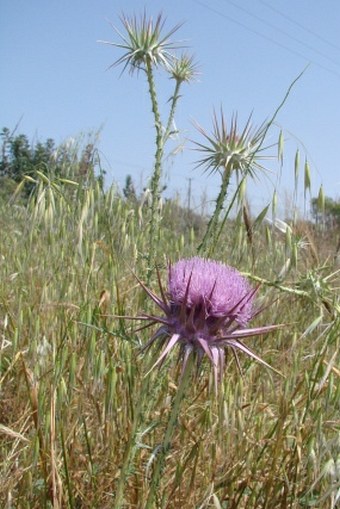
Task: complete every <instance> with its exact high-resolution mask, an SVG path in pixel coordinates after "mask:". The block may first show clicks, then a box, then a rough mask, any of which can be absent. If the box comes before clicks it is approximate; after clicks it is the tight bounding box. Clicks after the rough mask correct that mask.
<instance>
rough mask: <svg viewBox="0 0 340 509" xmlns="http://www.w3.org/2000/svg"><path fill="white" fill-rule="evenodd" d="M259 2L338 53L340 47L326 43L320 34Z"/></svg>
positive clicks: (262, 0) (274, 8)
mask: <svg viewBox="0 0 340 509" xmlns="http://www.w3.org/2000/svg"><path fill="white" fill-rule="evenodd" d="M258 1H259V2H261V4H263V5H265V6H266V7H267V8H268V9H271V10H272V11H274V12H276V13H277V14H279V15H280V16H282V17H283V18H284V19H286V20H287V21H289V22H290V23H293V25H296V26H297V27H299V28H302V30H304V31H305V32H308V33H309V34H311V35H313V36H314V37H316V38H317V39H320V41H322V42H324V43H325V44H328V46H331V47H332V48H335V49H337V50H338V51H340V47H339V46H337V45H336V44H334V43H333V42H331V41H328V40H327V39H325V38H324V37H322V36H321V35H320V34H317V33H316V32H314V31H313V30H311V29H310V28H308V27H306V26H304V25H302V24H301V23H299V22H298V21H296V20H295V19H293V18H291V17H290V16H287V14H285V13H284V12H282V11H280V10H279V9H276V7H273V6H272V5H270V4H269V3H268V2H265V1H264V0H258Z"/></svg>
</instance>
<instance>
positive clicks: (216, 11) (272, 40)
mask: <svg viewBox="0 0 340 509" xmlns="http://www.w3.org/2000/svg"><path fill="white" fill-rule="evenodd" d="M192 1H193V2H194V3H196V4H198V5H201V7H204V8H205V9H207V10H209V11H211V12H213V13H215V14H216V15H218V16H220V17H221V18H225V19H227V20H228V21H231V22H232V23H234V24H236V25H238V26H241V27H242V28H244V29H245V30H247V31H248V32H251V33H253V34H255V35H257V36H258V37H261V38H262V39H265V40H267V41H269V42H270V43H272V44H274V45H275V46H278V47H280V48H282V49H284V50H285V51H288V52H289V53H291V54H293V55H295V56H298V57H300V58H302V59H303V60H305V61H307V62H310V63H313V64H314V65H316V66H317V67H320V68H321V69H324V70H325V71H327V72H329V73H331V74H333V75H334V76H337V77H338V78H339V77H340V73H339V72H337V71H336V70H334V69H330V68H329V67H326V66H325V65H323V64H321V63H320V62H317V61H316V60H313V59H311V58H309V57H307V56H306V55H303V54H302V53H300V52H299V51H297V50H295V49H292V48H290V47H288V46H286V45H285V44H282V43H281V42H279V41H277V40H275V39H273V38H272V37H269V36H268V35H265V34H263V33H262V32H259V31H258V30H255V29H254V28H251V27H249V26H247V25H246V24H245V23H243V22H241V21H239V20H237V19H235V18H233V17H231V16H229V15H228V14H225V13H224V12H221V11H220V10H218V9H216V8H214V7H212V6H211V4H206V3H205V2H203V1H202V0H192Z"/></svg>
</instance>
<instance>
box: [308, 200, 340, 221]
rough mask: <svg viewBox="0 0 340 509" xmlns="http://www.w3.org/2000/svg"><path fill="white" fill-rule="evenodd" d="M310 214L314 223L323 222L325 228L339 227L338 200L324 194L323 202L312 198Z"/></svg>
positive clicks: (339, 205) (339, 202) (339, 209)
mask: <svg viewBox="0 0 340 509" xmlns="http://www.w3.org/2000/svg"><path fill="white" fill-rule="evenodd" d="M312 215H313V218H314V220H315V222H316V223H323V224H324V225H325V227H326V228H334V227H337V226H339V227H340V200H333V198H330V197H329V196H325V198H324V200H323V203H320V200H319V199H318V198H312Z"/></svg>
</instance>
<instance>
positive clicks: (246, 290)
mask: <svg viewBox="0 0 340 509" xmlns="http://www.w3.org/2000/svg"><path fill="white" fill-rule="evenodd" d="M139 282H140V284H141V286H142V287H143V289H144V290H145V292H146V293H147V295H148V296H149V297H150V298H151V299H152V300H153V302H154V303H155V304H156V305H157V306H158V308H159V309H160V310H161V311H162V315H161V316H158V315H150V314H143V315H141V316H140V317H138V318H137V319H141V320H146V321H147V322H148V324H147V325H149V326H153V325H155V324H159V327H158V329H157V330H156V331H155V332H154V334H153V335H152V337H151V338H150V340H149V341H148V342H147V343H146V345H145V346H144V350H147V349H149V348H150V347H151V346H152V345H153V344H154V343H155V342H157V343H159V344H160V347H163V350H162V352H161V354H160V356H159V357H158V359H157V361H156V362H155V363H154V365H153V367H152V368H151V369H154V368H155V367H156V366H159V365H161V364H163V363H164V361H165V360H166V358H167V357H168V355H169V354H170V352H171V350H172V349H174V348H175V347H176V345H178V346H179V356H178V359H179V360H181V362H182V370H181V371H182V374H181V380H180V383H179V387H178V391H177V393H176V395H175V398H174V401H173V405H172V411H171V413H170V417H169V421H168V425H167V429H166V432H165V435H164V440H163V442H162V445H161V448H160V451H159V452H158V455H157V460H156V464H155V468H154V473H153V477H152V481H151V487H150V492H149V496H148V501H147V504H146V508H147V509H151V508H152V507H153V504H154V498H155V494H156V492H157V490H158V486H159V482H160V478H161V473H162V468H163V464H164V461H165V457H166V454H167V452H168V450H169V447H170V444H171V439H172V435H173V432H174V429H175V426H176V421H177V417H178V413H179V411H180V403H181V401H182V399H183V397H184V395H185V392H186V389H187V386H188V384H189V381H190V377H191V368H192V367H193V366H194V365H195V364H196V366H197V368H199V367H200V366H201V364H202V361H203V359H204V358H205V357H207V358H208V359H209V361H210V363H211V364H212V367H213V372H214V380H215V389H216V392H217V391H218V387H219V381H220V380H221V377H222V373H223V371H224V366H225V354H226V349H228V350H230V351H231V352H232V353H233V355H234V357H235V359H236V362H237V365H238V367H239V368H240V362H239V358H238V352H243V353H245V354H247V355H249V356H250V357H251V358H253V359H255V360H256V361H258V362H260V363H261V364H263V365H264V366H266V367H269V368H270V367H271V366H270V365H269V364H267V362H265V361H264V360H263V359H261V357H259V356H258V355H257V354H256V353H255V352H254V351H253V350H252V349H251V348H250V347H249V346H247V345H246V344H245V343H244V340H245V339H247V338H248V337H251V336H258V335H261V334H265V333H268V332H270V331H273V330H275V329H277V328H279V327H281V326H280V325H267V326H261V327H254V328H249V327H248V323H249V321H250V320H251V319H252V318H254V317H255V316H256V315H257V314H258V313H259V312H260V309H258V308H257V307H256V305H255V303H254V298H255V295H256V292H257V288H252V287H251V285H250V284H249V283H248V282H247V280H246V279H245V278H244V277H243V276H242V275H241V274H240V273H239V272H238V271H237V270H236V269H234V268H232V267H229V266H227V265H224V264H222V263H220V262H216V261H213V260H208V259H203V258H199V257H194V258H190V259H183V260H180V261H178V262H177V263H176V264H175V265H173V266H171V265H170V266H169V269H168V289H167V291H165V290H164V288H163V286H162V284H161V282H160V278H159V288H160V297H159V296H157V295H156V294H155V293H154V292H152V291H151V290H150V289H149V288H147V287H146V285H144V283H143V282H141V281H139Z"/></svg>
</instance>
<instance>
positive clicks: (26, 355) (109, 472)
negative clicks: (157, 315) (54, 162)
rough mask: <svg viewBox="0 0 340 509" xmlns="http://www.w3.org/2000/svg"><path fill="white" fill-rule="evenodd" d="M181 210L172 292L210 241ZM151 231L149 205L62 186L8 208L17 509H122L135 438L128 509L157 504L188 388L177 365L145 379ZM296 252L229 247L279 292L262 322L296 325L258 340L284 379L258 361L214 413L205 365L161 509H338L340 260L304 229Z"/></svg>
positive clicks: (5, 362)
mask: <svg viewBox="0 0 340 509" xmlns="http://www.w3.org/2000/svg"><path fill="white" fill-rule="evenodd" d="M178 207H179V205H178V204H176V203H174V202H169V203H167V204H166V205H165V208H164V209H163V212H162V214H163V218H162V223H160V226H159V228H158V230H157V236H156V238H157V242H156V247H155V249H156V259H157V261H158V265H159V267H160V271H161V277H162V279H163V280H164V278H165V277H166V271H165V270H163V269H164V268H165V266H166V264H167V260H168V259H170V260H173V261H174V260H177V259H178V258H179V257H185V256H191V255H195V254H196V251H197V247H198V245H199V244H200V242H201V240H202V238H203V235H204V228H205V226H204V225H205V220H204V218H196V219H195V220H196V223H195V228H192V227H191V226H190V222H191V221H189V219H190V218H189V216H188V218H189V219H188V222H185V221H184V220H182V222H181V223H178V224H177V223H176V222H175V221H174V220H173V217H174V216H176V215H177V213H178ZM180 210H181V209H180ZM182 212H183V211H182ZM182 217H184V216H183V214H182ZM146 222H147V214H146V211H145V209H144V208H138V203H130V202H129V201H128V200H124V199H123V198H122V197H121V196H120V195H119V193H118V192H117V190H116V189H115V188H114V187H113V188H111V189H109V190H107V191H105V192H104V191H103V190H102V189H101V187H100V186H99V185H98V184H97V183H93V184H92V185H89V186H88V187H87V188H85V189H83V188H81V186H78V187H76V186H72V185H71V184H67V183H66V184H64V185H63V186H62V187H61V191H60V192H59V191H58V190H57V188H56V187H53V186H51V185H50V182H48V181H45V182H44V183H43V184H41V186H40V188H39V189H38V190H37V194H36V195H35V197H34V198H32V199H31V201H30V202H29V204H28V205H27V206H18V205H16V203H15V202H9V203H7V204H6V203H3V204H2V205H1V214H0V246H1V247H0V341H1V342H0V344H1V350H0V384H1V386H0V390H1V401H0V476H1V483H0V505H1V507H4V508H6V509H10V508H20V509H21V508H22V509H25V508H27V509H28V508H30V509H32V508H37V509H38V508H39V509H40V508H50V507H54V508H64V507H65V508H71V509H76V508H101V509H104V508H109V507H114V503H115V496H116V490H117V486H118V483H119V478H120V473H121V468H122V465H123V457H124V453H125V451H126V450H127V449H126V445H127V444H128V443H129V440H130V441H131V459H132V461H131V462H130V465H129V468H128V471H127V472H126V474H125V483H124V487H125V490H124V495H123V505H122V507H125V508H142V507H144V506H145V503H146V500H147V496H148V491H149V487H150V482H151V479H152V472H153V465H154V459H155V455H156V453H157V446H158V445H159V444H160V443H161V441H162V437H163V435H164V431H165V429H166V426H167V419H168V416H169V414H170V411H171V402H172V400H173V397H174V395H175V393H176V390H177V387H178V375H179V373H178V371H179V368H178V367H177V365H176V362H175V360H176V359H175V357H174V356H173V355H172V356H171V358H170V359H169V360H168V361H167V362H166V365H165V366H164V367H163V368H162V369H161V370H158V369H155V370H153V371H152V372H151V373H150V374H149V375H148V376H145V374H146V373H147V371H148V369H149V367H150V365H151V363H152V362H153V360H154V355H155V352H154V351H153V350H152V351H151V352H148V353H146V354H145V355H140V353H139V352H140V346H141V345H142V344H143V343H145V342H146V341H147V339H148V338H149V336H150V331H143V330H142V331H140V332H135V331H134V326H135V324H132V326H131V324H130V322H129V321H127V320H124V319H122V318H119V316H122V315H128V316H137V315H139V314H140V313H141V312H151V311H152V310H153V307H152V305H151V303H150V302H149V301H148V300H146V298H145V295H144V294H143V291H142V289H141V288H140V287H139V285H138V283H137V282H136V279H135V277H134V275H133V272H134V273H136V274H137V275H143V274H144V275H145V274H146V273H147V270H148V266H147V263H148V236H147V235H145V234H144V233H143V229H145V228H146ZM288 240H289V242H288V241H287V235H286V236H285V235H284V234H282V233H280V232H275V230H272V229H268V228H266V227H265V226H263V224H258V225H257V227H256V228H255V229H254V230H253V231H252V235H251V236H249V224H248V231H247V227H246V226H245V224H244V222H243V220H242V216H239V218H238V220H233V221H232V220H228V221H227V223H226V225H225V228H224V231H223V233H222V236H221V237H220V240H219V242H218V245H216V246H214V253H215V254H214V257H215V258H216V259H220V260H222V261H224V262H226V263H228V264H230V265H234V266H236V267H237V268H238V269H239V270H241V271H243V272H245V273H249V274H250V275H251V276H252V277H255V278H256V277H257V278H259V279H262V280H263V281H264V284H263V285H262V287H261V290H260V299H261V301H262V302H263V304H264V305H267V306H268V307H267V308H266V310H265V311H264V312H263V313H262V314H261V315H260V316H259V317H258V318H257V321H258V323H259V324H266V323H268V324H269V323H286V324H287V326H286V327H285V328H284V329H282V330H278V331H276V332H274V333H271V334H270V335H268V336H267V337H260V338H258V339H256V340H249V345H253V342H256V344H254V348H255V350H256V351H257V352H258V353H259V354H260V355H261V357H262V358H263V359H265V360H266V362H268V363H270V364H271V365H272V366H273V367H275V368H276V369H278V370H279V371H281V372H282V374H283V377H280V376H279V375H277V374H275V373H272V372H270V371H268V370H266V369H264V368H263V367H262V366H260V365H258V364H257V363H255V362H252V361H250V360H248V359H247V358H244V357H242V358H241V364H242V371H243V376H242V377H241V376H240V374H239V372H238V370H237V367H236V365H235V362H234V361H233V359H232V356H230V358H229V362H228V366H227V370H226V373H225V376H224V379H223V383H222V388H221V393H220V395H219V396H218V397H215V396H214V391H213V379H212V374H211V373H210V369H209V365H208V364H209V363H206V364H205V365H204V370H203V372H202V373H201V375H200V376H199V377H197V378H196V379H195V380H194V381H193V383H192V384H191V386H190V390H189V391H188V392H187V395H186V397H185V399H184V402H183V403H182V408H181V412H180V416H179V420H178V424H177V427H176V430H175V435H174V438H173V442H172V446H171V449H170V451H169V454H168V456H167V459H166V465H165V468H164V470H163V475H162V477H161V484H160V488H159V490H158V495H157V500H156V506H157V507H162V508H164V509H165V508H169V509H170V508H178V507H183V508H197V509H198V508H202V509H203V508H210V507H211V508H216V509H220V508H223V509H236V508H238V509H255V508H268V509H271V508H272V509H274V508H275V509H276V508H294V509H295V508H296V509H297V508H303V507H315V508H335V507H336V497H338V499H339V489H340V488H339V458H340V449H339V420H338V419H339V401H340V384H339V376H340V371H339V367H337V363H338V360H339V359H338V357H337V354H338V351H339V341H340V318H339V296H338V294H337V290H336V287H338V286H339V273H336V270H337V268H336V266H335V262H334V261H333V259H332V257H331V256H330V254H331V251H327V249H328V248H327V246H329V249H330V250H331V249H333V248H334V250H335V246H333V247H332V238H331V236H330V237H329V243H328V244H327V242H325V240H324V239H322V241H321V240H320V237H319V235H318V234H317V233H315V232H313V231H312V229H311V227H310V226H308V225H307V223H304V222H301V223H300V224H296V225H294V226H293V229H292V232H291V236H290V239H288ZM302 240H305V241H306V240H307V241H308V243H309V246H308V247H303V243H302ZM294 246H295V248H294ZM293 248H294V249H293ZM293 253H295V254H294V256H293ZM287 260H288V261H289V263H287ZM280 273H281V279H280V280H279V278H278V275H279V274H280ZM151 274H152V276H151V280H150V284H151V286H152V287H153V288H154V290H155V291H156V290H157V277H156V273H155V271H154V269H152V273H151ZM282 274H283V275H282ZM134 432H135V433H136V434H135V433H134ZM134 434H135V438H134ZM131 437H132V438H131Z"/></svg>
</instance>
